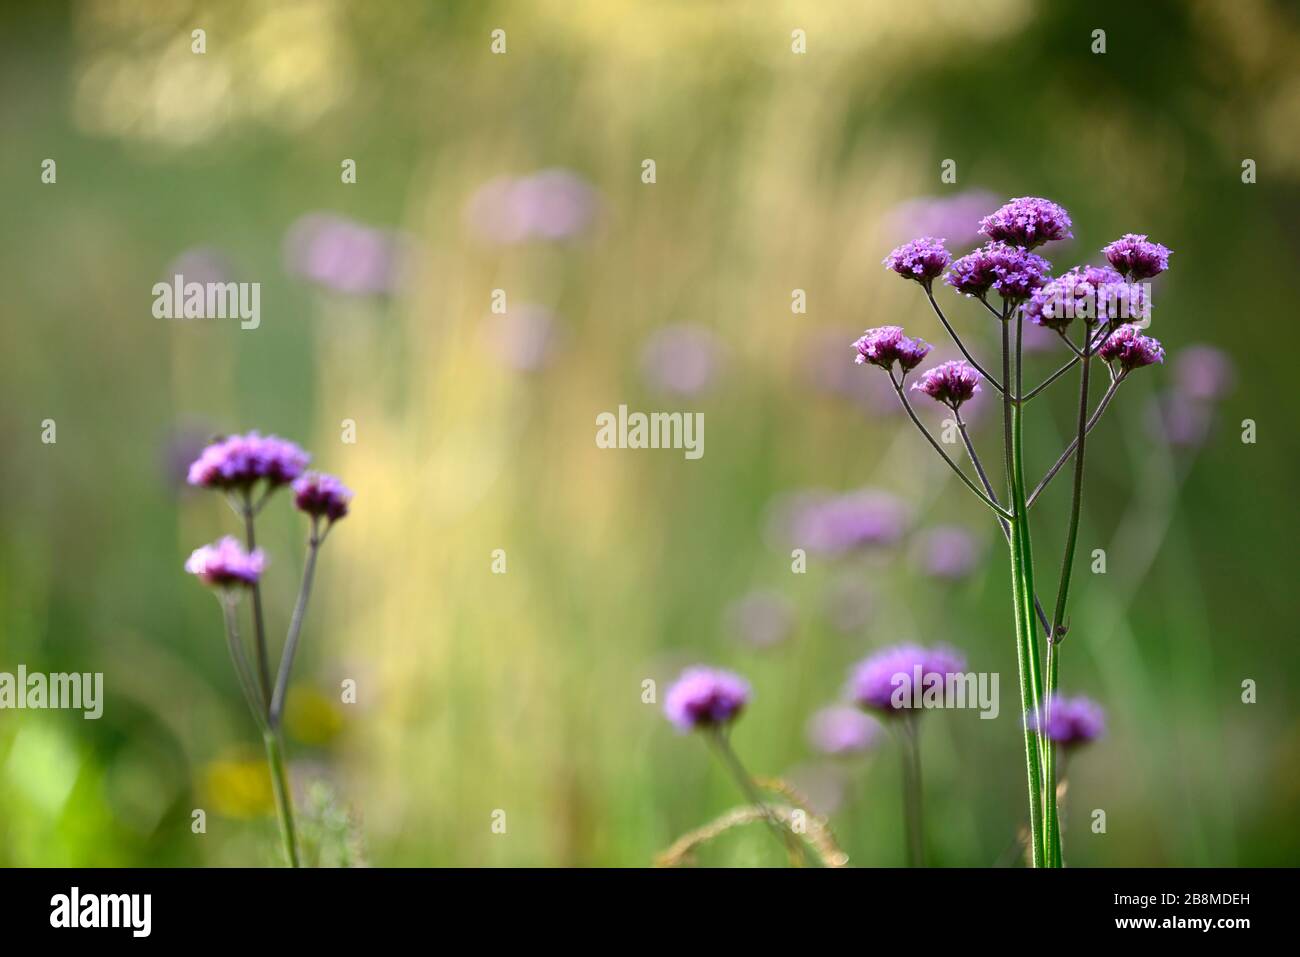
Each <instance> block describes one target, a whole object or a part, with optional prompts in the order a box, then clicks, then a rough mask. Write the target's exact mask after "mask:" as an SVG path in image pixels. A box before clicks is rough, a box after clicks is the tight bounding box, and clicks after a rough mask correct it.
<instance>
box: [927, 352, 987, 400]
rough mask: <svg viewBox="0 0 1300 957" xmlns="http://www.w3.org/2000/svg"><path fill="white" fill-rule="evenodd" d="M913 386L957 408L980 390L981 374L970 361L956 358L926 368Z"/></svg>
mask: <svg viewBox="0 0 1300 957" xmlns="http://www.w3.org/2000/svg"><path fill="white" fill-rule="evenodd" d="M912 388H913V389H915V390H916V391H918V392H924V393H925V394H926V395H928V396H929V397H930V398H932V399H934V400H935V401H936V402H942V403H943V404H944V405H946V406H948V407H949V408H951V409H954V410H955V409H956V408H957V407H958V406H960V405H961V404H962V403H963V402H965V401H967V400H968V399H970V398H971V397H972V396H973V395H975V393H976V392H978V391H980V374H979V373H978V372H976V371H975V367H974V366H972V365H971V364H970V363H969V362H965V361H963V360H961V359H954V360H952V361H950V362H941V363H940V364H939V365H937V366H935V367H934V368H933V369H926V370H925V371H924V372H922V373H921V377H920V378H919V379H917V380H916V381H915V382H913V383H912Z"/></svg>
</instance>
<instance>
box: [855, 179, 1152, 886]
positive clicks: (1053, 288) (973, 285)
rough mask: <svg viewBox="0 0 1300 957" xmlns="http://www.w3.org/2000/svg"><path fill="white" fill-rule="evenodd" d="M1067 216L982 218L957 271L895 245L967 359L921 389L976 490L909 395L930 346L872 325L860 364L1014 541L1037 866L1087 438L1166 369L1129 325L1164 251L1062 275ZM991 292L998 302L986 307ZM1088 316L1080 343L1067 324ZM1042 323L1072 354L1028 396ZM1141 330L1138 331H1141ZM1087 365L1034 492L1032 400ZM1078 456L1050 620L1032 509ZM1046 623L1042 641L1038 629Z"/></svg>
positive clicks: (1055, 862)
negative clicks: (993, 419)
mask: <svg viewBox="0 0 1300 957" xmlns="http://www.w3.org/2000/svg"><path fill="white" fill-rule="evenodd" d="M1072 225H1073V224H1072V223H1071V220H1070V217H1069V214H1068V213H1066V211H1065V210H1064V209H1063V208H1061V207H1060V206H1058V205H1056V204H1055V203H1052V202H1050V201H1048V200H1045V199H1039V198H1035V197H1023V198H1020V199H1013V200H1011V201H1010V202H1008V203H1007V204H1006V205H1004V206H1002V207H1001V208H1000V209H998V210H997V211H996V212H994V213H992V214H991V215H989V216H987V217H985V218H984V219H983V220H982V221H981V222H980V225H979V232H980V233H981V234H982V235H983V236H985V237H986V238H987V239H988V243H987V244H986V245H985V246H983V247H982V248H980V249H977V250H976V251H975V252H972V253H970V254H969V255H966V256H963V257H962V258H961V259H958V260H957V261H956V262H953V261H952V256H951V255H950V254H949V253H948V251H947V249H946V248H945V247H944V241H943V240H942V239H934V238H931V237H925V238H922V239H916V240H913V241H912V242H910V243H906V244H904V245H902V246H900V247H898V248H897V249H895V250H894V251H893V252H892V253H890V255H889V256H887V257H886V258H885V260H884V265H885V267H886V268H888V269H890V270H891V271H893V272H895V273H897V274H898V275H900V276H902V277H903V278H905V279H910V280H913V281H915V282H916V283H917V284H918V285H920V286H921V288H922V290H923V291H924V293H925V297H926V300H927V301H928V303H929V305H930V307H931V309H932V310H933V312H934V314H935V315H936V317H937V318H938V319H939V323H940V325H942V327H943V328H944V330H945V331H946V332H947V333H948V335H949V336H950V337H951V338H952V340H953V342H954V343H955V344H956V346H957V348H958V349H959V350H960V352H961V354H962V355H963V356H964V357H965V359H964V361H957V362H947V363H943V364H942V365H940V366H937V367H935V368H933V369H930V370H927V371H926V372H924V373H922V374H921V375H920V376H919V377H918V379H917V381H916V383H915V384H913V385H912V389H913V390H915V391H920V392H922V393H923V394H925V395H928V396H929V397H930V398H932V399H935V400H936V401H938V402H940V403H942V404H943V405H945V406H946V407H948V408H949V409H950V410H951V411H952V413H953V415H954V417H955V420H956V423H957V425H958V429H959V431H960V433H961V437H962V442H963V445H964V446H965V449H966V452H967V456H968V458H969V460H970V463H971V466H972V467H973V468H974V470H975V473H976V477H977V479H978V483H977V482H976V481H975V480H973V479H972V478H971V477H970V476H968V475H967V474H966V472H965V471H964V470H963V469H962V468H960V467H959V466H958V465H957V464H956V463H955V462H954V461H953V460H952V458H951V457H950V456H949V455H948V454H947V453H946V452H945V451H944V450H943V448H942V447H941V446H940V444H939V443H938V441H937V440H936V439H935V438H934V436H932V435H931V434H930V432H929V430H928V429H927V428H926V427H925V426H924V424H923V423H922V422H921V420H920V418H919V417H918V416H917V415H916V413H915V411H914V410H913V409H912V406H911V404H910V403H909V402H908V400H907V395H906V392H905V391H904V389H905V383H906V380H907V377H908V374H909V373H911V372H912V370H914V369H915V368H916V367H917V366H918V365H919V364H920V362H921V361H922V360H923V359H924V358H925V355H926V354H927V353H928V352H929V351H930V347H929V345H928V344H926V343H924V342H921V341H920V340H918V339H911V338H909V337H908V336H907V335H906V334H905V333H904V331H903V329H902V328H901V327H899V326H882V327H878V328H876V329H869V330H867V332H866V333H865V334H864V335H863V336H862V337H861V338H860V339H858V340H857V341H856V342H855V343H854V347H855V349H856V350H857V360H856V361H857V362H858V363H859V364H870V365H875V366H879V367H881V368H883V369H885V370H886V371H887V372H888V374H889V377H890V381H891V383H892V384H893V386H894V390H895V392H896V393H897V395H898V397H899V400H900V401H901V402H902V404H903V407H904V409H905V411H906V412H907V414H908V417H909V418H910V419H911V421H912V423H913V424H914V425H915V426H916V427H917V429H918V430H919V431H920V432H921V433H922V434H923V435H924V436H925V438H926V440H927V441H928V442H929V444H930V445H931V446H932V447H933V448H934V449H935V450H936V451H937V452H938V453H939V455H940V457H941V458H942V459H943V460H944V462H945V463H946V464H947V465H948V467H949V468H950V469H951V470H952V471H953V472H954V473H956V474H957V476H958V477H959V478H960V479H961V481H962V482H963V484H965V485H966V486H967V488H968V489H970V490H971V491H972V492H974V494H975V495H976V497H977V498H979V499H980V501H981V502H982V503H983V504H984V505H985V506H986V507H988V508H989V509H990V510H991V511H993V513H994V514H995V517H996V519H997V522H998V525H999V527H1000V528H1001V529H1002V532H1003V534H1004V536H1005V537H1006V539H1007V547H1008V552H1009V556H1010V570H1011V598H1012V618H1013V621H1014V625H1015V638H1016V661H1017V667H1018V671H1019V686H1020V704H1021V709H1022V712H1023V714H1024V715H1025V719H1026V720H1025V722H1024V728H1023V734H1024V748H1025V778H1026V788H1027V792H1028V805H1029V831H1030V860H1031V861H1032V863H1033V865H1034V866H1035V867H1044V866H1046V867H1060V866H1062V864H1063V855H1062V851H1061V837H1060V815H1059V811H1058V808H1057V767H1056V748H1057V744H1058V742H1059V736H1056V735H1053V734H1051V733H1049V729H1052V728H1055V727H1058V722H1057V721H1056V718H1055V716H1054V715H1053V714H1052V709H1053V708H1054V707H1059V704H1058V702H1059V697H1058V694H1059V693H1058V686H1059V674H1060V648H1059V646H1060V643H1061V641H1062V640H1063V639H1064V638H1065V636H1066V634H1067V633H1068V628H1069V626H1068V621H1067V616H1066V612H1067V608H1068V602H1069V595H1070V580H1071V575H1072V571H1073V567H1074V555H1075V550H1076V547H1077V544H1078V532H1079V517H1080V512H1081V509H1082V503H1083V489H1084V464H1085V452H1086V448H1087V437H1088V434H1089V432H1090V431H1091V430H1092V428H1093V427H1094V426H1095V425H1096V424H1097V421H1098V420H1099V419H1100V418H1101V415H1102V413H1103V412H1104V411H1105V410H1106V408H1107V407H1108V406H1109V405H1110V403H1111V400H1112V399H1113V398H1114V395H1115V393H1116V391H1117V389H1118V388H1119V385H1120V383H1121V382H1122V381H1123V380H1124V379H1125V378H1126V377H1127V376H1128V375H1129V374H1130V373H1131V372H1132V371H1133V370H1135V369H1138V368H1141V367H1142V366H1146V365H1151V364H1152V363H1155V362H1161V361H1163V359H1164V350H1163V348H1162V347H1161V346H1160V343H1159V342H1157V341H1156V340H1155V339H1152V338H1150V337H1148V336H1146V335H1143V334H1142V333H1141V331H1140V329H1139V328H1138V327H1137V326H1136V325H1131V324H1123V323H1122V322H1121V320H1125V319H1129V318H1134V319H1138V318H1140V319H1141V320H1148V319H1149V317H1150V305H1151V303H1150V292H1149V284H1148V283H1146V282H1145V281H1146V280H1149V279H1151V278H1153V277H1155V276H1157V275H1159V274H1160V273H1162V272H1164V271H1165V270H1166V269H1167V268H1168V265H1169V254H1170V253H1169V250H1168V249H1166V248H1165V247H1164V246H1162V245H1160V244H1159V243H1153V242H1149V241H1148V240H1147V237H1146V236H1144V235H1136V234H1132V233H1130V234H1127V235H1125V236H1123V237H1121V238H1120V239H1119V240H1117V241H1116V242H1114V243H1111V244H1110V245H1108V246H1106V247H1105V249H1104V250H1103V253H1104V254H1105V256H1106V260H1107V262H1108V263H1109V265H1108V266H1080V267H1076V268H1075V269H1072V270H1069V271H1068V272H1065V273H1063V274H1061V275H1059V276H1057V277H1055V278H1053V277H1052V276H1051V268H1052V267H1051V263H1049V262H1048V261H1047V260H1045V259H1043V258H1042V257H1041V256H1039V255H1037V254H1036V253H1034V252H1033V250H1034V249H1035V248H1037V247H1039V246H1041V245H1043V244H1044V243H1048V242H1053V241H1056V240H1061V239H1068V238H1071V237H1072V236H1073V234H1072V233H1071V231H1070V230H1071V228H1072ZM945 271H946V273H947V275H946V277H945V282H946V284H947V285H949V286H952V287H953V289H955V290H956V291H957V292H959V293H962V294H964V295H965V296H967V297H969V298H972V299H974V300H976V301H977V302H978V303H979V304H980V306H981V307H982V308H983V309H984V310H985V311H986V312H987V313H988V314H989V315H991V316H992V317H993V318H994V319H995V320H996V321H997V322H998V323H999V324H1000V339H1001V347H1002V348H1001V359H1002V362H1001V377H1000V378H999V379H995V378H994V377H993V375H992V374H991V373H990V372H989V371H988V370H987V369H986V367H985V366H983V365H981V364H980V363H979V361H978V360H977V359H976V358H975V356H974V354H973V353H972V352H971V350H970V349H969V348H968V347H967V345H966V343H965V342H963V341H962V338H961V336H960V335H959V334H958V332H957V329H956V327H955V326H954V325H953V323H952V322H951V321H950V320H949V319H948V317H947V316H946V315H945V314H944V311H943V309H942V308H941V307H940V305H939V303H938V301H937V300H936V298H935V296H934V280H935V279H938V278H939V277H940V276H942V275H944V273H945ZM994 293H996V294H997V295H998V296H999V297H1000V299H1001V303H1000V305H995V304H994V303H992V302H990V298H991V296H992V295H993V294H994ZM1076 318H1077V319H1080V320H1081V322H1080V326H1081V327H1082V334H1081V335H1080V338H1079V344H1078V345H1077V346H1076V345H1075V344H1074V342H1073V341H1071V339H1070V338H1069V335H1068V329H1069V327H1070V325H1071V323H1073V322H1074V320H1075V319H1076ZM1026 322H1033V323H1035V324H1036V325H1040V326H1044V327H1046V328H1049V329H1052V330H1054V331H1055V332H1057V333H1058V334H1059V335H1060V337H1061V339H1062V341H1063V342H1064V343H1065V344H1066V345H1067V346H1068V347H1069V349H1070V350H1071V352H1072V353H1073V354H1074V358H1072V359H1071V360H1069V361H1068V362H1066V363H1065V364H1064V365H1062V366H1061V367H1060V368H1059V369H1057V370H1056V371H1055V372H1053V373H1052V374H1051V375H1050V376H1048V377H1047V378H1046V379H1045V380H1044V381H1043V382H1041V383H1039V384H1038V385H1037V386H1034V387H1033V388H1031V389H1028V390H1026V387H1025V368H1024V348H1023V342H1024V324H1025V323H1026ZM1145 324H1146V322H1145V321H1144V322H1143V325H1145ZM1094 357H1100V358H1101V359H1102V360H1103V361H1105V362H1106V364H1107V368H1108V370H1109V375H1110V385H1109V387H1108V388H1107V390H1106V392H1105V394H1104V395H1103V396H1102V398H1101V399H1100V401H1099V402H1098V403H1097V405H1096V406H1095V407H1094V408H1093V409H1092V411H1091V412H1090V411H1089V405H1090V386H1091V374H1092V368H1093V359H1094ZM1076 366H1077V367H1078V369H1079V400H1078V415H1077V418H1076V429H1075V435H1074V438H1073V439H1072V440H1071V442H1070V445H1069V446H1068V447H1067V448H1066V449H1065V451H1064V452H1063V453H1062V454H1061V455H1060V456H1059V457H1058V458H1057V460H1056V462H1055V463H1054V464H1053V465H1052V466H1051V468H1050V469H1048V471H1047V473H1046V474H1045V475H1044V476H1043V477H1042V479H1040V480H1039V481H1038V482H1037V483H1036V484H1035V485H1033V486H1032V487H1031V486H1030V484H1029V482H1028V481H1027V479H1026V473H1027V460H1026V450H1025V441H1024V433H1025V414H1026V407H1027V405H1028V403H1029V402H1030V401H1031V400H1032V399H1034V398H1036V397H1037V396H1038V395H1040V394H1042V393H1043V392H1044V391H1045V390H1046V389H1047V388H1048V387H1049V386H1051V385H1053V384H1054V383H1056V382H1057V381H1059V380H1060V379H1061V378H1062V377H1064V376H1065V375H1066V374H1067V373H1069V372H1070V371H1071V370H1072V369H1073V368H1075V367H1076ZM981 382H986V383H987V384H988V385H990V386H991V387H992V388H993V389H994V390H995V391H996V392H997V393H998V394H999V395H1000V396H1001V399H1002V453H1003V454H1002V459H1003V466H1004V471H1005V488H1006V499H1005V505H1004V504H1003V502H1002V500H1001V499H1000V498H999V497H998V495H997V494H996V492H995V489H994V485H993V482H992V480H991V479H990V478H989V476H988V473H987V472H986V470H985V469H984V467H983V463H982V462H981V460H980V457H979V454H978V452H977V450H976V448H975V444H974V442H973V441H972V439H971V437H970V435H969V433H968V431H967V428H966V424H965V421H964V420H963V419H962V416H961V412H960V408H961V406H962V405H963V404H964V403H965V402H967V401H969V400H970V399H971V398H973V397H974V395H975V394H976V393H977V392H978V391H979V387H980V383H981ZM1071 458H1073V460H1074V478H1073V486H1072V494H1071V501H1070V511H1069V517H1068V521H1067V531H1066V539H1065V547H1064V554H1063V555H1062V559H1061V572H1060V576H1059V581H1058V585H1057V589H1056V599H1055V601H1054V602H1053V604H1052V615H1051V617H1050V618H1049V617H1048V615H1047V613H1046V611H1045V609H1044V606H1043V603H1042V601H1041V600H1040V599H1039V596H1038V593H1037V591H1036V580H1035V566H1034V551H1033V535H1032V532H1031V527H1030V521H1029V510H1030V507H1031V506H1032V505H1033V504H1034V502H1035V501H1036V500H1037V499H1038V497H1039V496H1040V495H1041V494H1042V492H1043V490H1044V489H1045V488H1046V487H1047V485H1048V483H1050V482H1051V480H1052V479H1053V478H1054V477H1055V476H1056V475H1057V474H1058V473H1059V472H1060V471H1061V469H1062V468H1064V467H1065V465H1066V464H1068V463H1069V461H1070V460H1071ZM1040 625H1041V636H1042V637H1041V640H1040V627H1039V626H1040Z"/></svg>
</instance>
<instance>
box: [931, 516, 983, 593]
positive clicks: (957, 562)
mask: <svg viewBox="0 0 1300 957" xmlns="http://www.w3.org/2000/svg"><path fill="white" fill-rule="evenodd" d="M978 558H979V547H978V546H977V545H976V542H975V536H974V535H972V534H971V533H970V532H968V531H967V530H966V529H964V528H962V527H960V526H958V525H937V526H935V527H934V528H932V529H930V530H929V531H927V532H926V533H925V534H924V535H923V536H922V538H921V566H922V568H924V570H925V572H926V574H927V575H931V576H933V577H934V578H941V579H945V580H948V581H955V580H956V579H959V578H965V577H966V576H967V575H969V574H970V573H971V571H972V570H973V569H974V567H975V563H976V560H977V559H978Z"/></svg>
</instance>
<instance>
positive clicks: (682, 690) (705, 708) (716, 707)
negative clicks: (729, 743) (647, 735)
mask: <svg viewBox="0 0 1300 957" xmlns="http://www.w3.org/2000/svg"><path fill="white" fill-rule="evenodd" d="M749 698H750V690H749V683H748V682H747V681H745V679H743V678H741V677H740V676H739V675H735V674H732V673H731V672H730V671H720V670H718V669H715V668H705V667H703V666H696V667H694V668H687V669H686V670H685V671H683V672H682V674H681V677H680V678H678V679H677V681H676V682H675V683H674V684H673V685H672V687H670V688H669V689H668V696H667V698H666V699H665V700H664V714H665V715H667V717H668V720H669V721H671V722H672V723H673V724H675V725H677V727H678V729H679V730H682V731H692V730H694V729H696V728H717V727H723V726H725V725H727V724H730V723H731V722H732V721H734V720H735V718H736V716H737V715H739V714H740V712H741V711H742V710H744V707H745V705H746V704H748V703H749Z"/></svg>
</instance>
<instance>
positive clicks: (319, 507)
mask: <svg viewBox="0 0 1300 957" xmlns="http://www.w3.org/2000/svg"><path fill="white" fill-rule="evenodd" d="M351 501H352V490H351V489H350V488H348V487H347V486H346V485H344V484H343V483H342V482H341V481H339V480H338V479H337V478H335V477H334V476H333V475H326V474H324V473H323V472H308V473H307V474H306V475H304V476H302V477H301V478H299V479H297V480H296V481H295V482H294V483H293V504H294V507H296V508H297V509H298V511H300V512H305V513H306V514H308V515H314V516H316V517H318V518H320V517H324V518H327V519H329V521H331V522H337V521H338V520H339V519H340V518H342V517H343V516H345V515H347V513H348V503H349V502H351Z"/></svg>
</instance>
